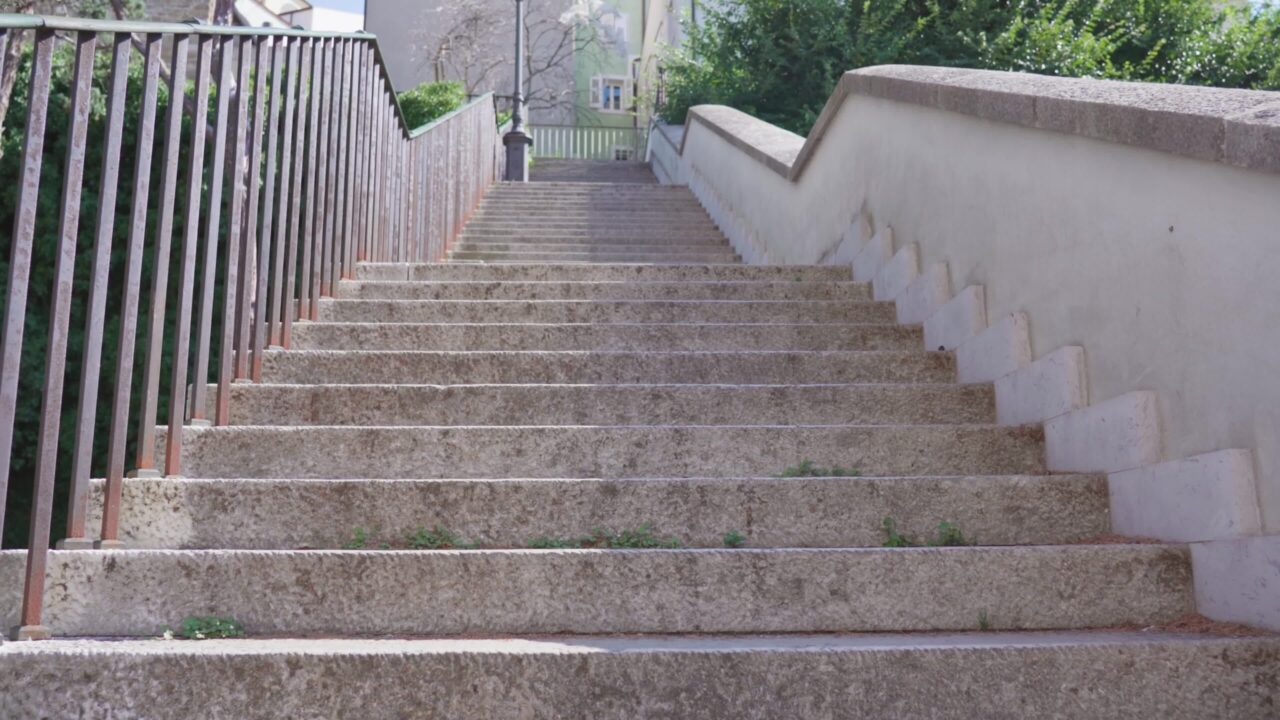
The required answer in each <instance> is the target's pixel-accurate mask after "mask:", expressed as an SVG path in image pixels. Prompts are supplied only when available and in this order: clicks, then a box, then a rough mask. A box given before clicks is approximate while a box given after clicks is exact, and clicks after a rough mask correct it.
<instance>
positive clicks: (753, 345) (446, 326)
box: [293, 321, 923, 351]
mask: <svg viewBox="0 0 1280 720" xmlns="http://www.w3.org/2000/svg"><path fill="white" fill-rule="evenodd" d="M922 343H923V336H922V333H921V331H920V328H919V326H913V325H890V324H844V325H836V324H829V323H811V324H782V323H772V324H770V323H752V324H745V323H649V322H644V323H630V322H627V323H596V322H594V321H592V322H578V323H559V324H546V323H475V324H472V323H432V324H427V323H396V322H370V323H348V322H320V323H299V324H297V325H295V326H294V330H293V347H294V348H296V349H299V350H659V351H661V350H691V351H697V350H917V349H920V347H921V345H922Z"/></svg>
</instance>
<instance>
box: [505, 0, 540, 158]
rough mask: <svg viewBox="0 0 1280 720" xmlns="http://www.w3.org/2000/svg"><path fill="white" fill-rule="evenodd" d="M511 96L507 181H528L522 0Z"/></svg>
mask: <svg viewBox="0 0 1280 720" xmlns="http://www.w3.org/2000/svg"><path fill="white" fill-rule="evenodd" d="M515 90H516V91H515V94H514V95H512V97H511V130H510V131H508V132H507V134H506V135H503V136H502V144H503V145H505V146H506V148H507V176H506V180H507V181H508V182H529V146H530V145H532V144H533V138H531V137H529V133H527V132H525V129H524V0H516V89H515Z"/></svg>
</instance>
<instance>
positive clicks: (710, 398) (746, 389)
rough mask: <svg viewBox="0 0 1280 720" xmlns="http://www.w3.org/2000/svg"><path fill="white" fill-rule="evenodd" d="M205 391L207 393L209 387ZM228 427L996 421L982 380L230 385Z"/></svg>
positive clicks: (989, 387) (989, 391)
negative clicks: (963, 382)
mask: <svg viewBox="0 0 1280 720" xmlns="http://www.w3.org/2000/svg"><path fill="white" fill-rule="evenodd" d="M210 397H212V393H211V394H210ZM230 411H231V416H230V417H231V424H233V425H510V424H512V423H513V422H519V423H521V424H526V425H607V424H622V425H695V424H696V425H785V424H787V423H797V424H801V425H816V424H822V423H835V424H846V425H857V424H865V425H873V424H891V423H909V424H947V423H990V422H995V400H994V397H993V391H992V387H991V386H990V385H954V384H936V385H935V384H915V383H913V384H888V385H447V386H441V385H271V384H262V383H254V384H250V383H237V384H235V385H232V387H231V402H230Z"/></svg>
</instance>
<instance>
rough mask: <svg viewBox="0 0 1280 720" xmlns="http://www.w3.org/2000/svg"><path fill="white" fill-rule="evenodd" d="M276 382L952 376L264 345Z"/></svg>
mask: <svg viewBox="0 0 1280 720" xmlns="http://www.w3.org/2000/svg"><path fill="white" fill-rule="evenodd" d="M263 378H264V380H265V381H266V382H274V383H304V384H313V383H354V384H380V383H419V384H439V385H458V384H476V383H521V384H525V383H588V384H590V383H621V384H631V383H674V384H688V383H695V384H706V383H720V384H731V385H745V384H753V383H755V384H797V383H868V382H885V383H912V382H954V381H955V366H954V363H953V361H952V357H951V355H949V354H946V353H922V352H911V353H904V352H893V353H888V352H886V353H878V352H877V353H859V352H855V353H690V354H682V353H538V352H530V353H485V352H465V353H447V352H442V353H436V352H414V353H359V352H323V353H322V352H287V353H282V352H267V353H266V354H265V356H264V369H263Z"/></svg>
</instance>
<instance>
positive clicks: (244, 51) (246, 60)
mask: <svg viewBox="0 0 1280 720" xmlns="http://www.w3.org/2000/svg"><path fill="white" fill-rule="evenodd" d="M236 44H237V55H238V58H239V69H238V70H237V72H236V84H235V87H234V92H235V98H236V109H235V116H234V119H233V121H232V122H233V125H232V128H231V131H230V132H231V137H232V141H231V148H230V149H229V150H228V152H227V165H228V166H229V168H228V169H229V170H230V171H231V177H230V178H228V182H229V183H230V184H231V207H230V209H229V211H228V213H227V255H226V257H227V260H226V265H225V267H226V273H225V275H224V282H223V287H224V288H225V291H224V293H223V295H224V297H223V303H222V343H221V345H220V346H219V348H218V397H217V400H216V401H215V404H214V412H213V421H214V423H215V424H217V425H226V424H227V423H228V422H229V421H230V419H231V415H230V400H231V380H232V377H233V375H234V374H235V363H236V359H235V355H236V347H235V345H236V307H237V305H239V302H238V296H239V294H240V293H239V292H238V289H239V287H240V285H239V273H240V253H241V248H240V241H241V238H242V237H243V235H244V225H243V223H244V216H245V212H244V204H245V192H246V187H245V179H246V177H247V176H248V174H249V172H248V171H249V168H248V165H247V162H248V157H247V155H246V142H247V141H248V132H249V131H248V124H249V67H250V66H251V65H252V64H253V56H254V53H253V50H254V41H253V38H248V37H245V38H238V39H237V43H236Z"/></svg>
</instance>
